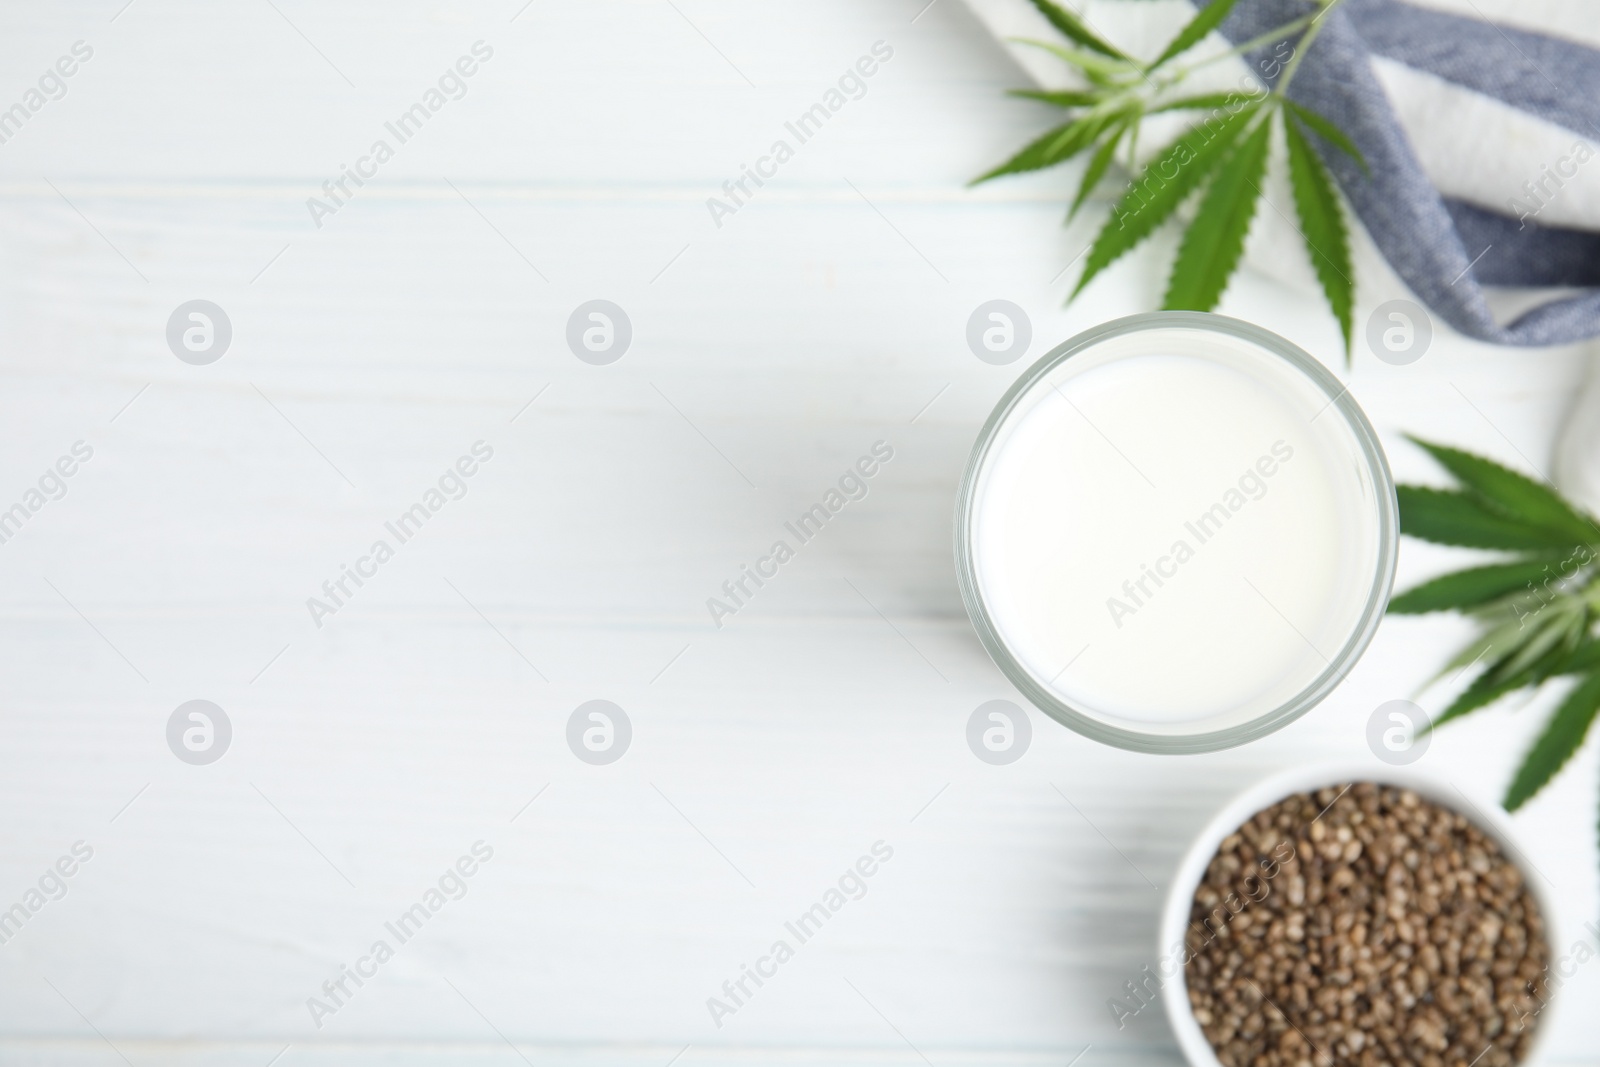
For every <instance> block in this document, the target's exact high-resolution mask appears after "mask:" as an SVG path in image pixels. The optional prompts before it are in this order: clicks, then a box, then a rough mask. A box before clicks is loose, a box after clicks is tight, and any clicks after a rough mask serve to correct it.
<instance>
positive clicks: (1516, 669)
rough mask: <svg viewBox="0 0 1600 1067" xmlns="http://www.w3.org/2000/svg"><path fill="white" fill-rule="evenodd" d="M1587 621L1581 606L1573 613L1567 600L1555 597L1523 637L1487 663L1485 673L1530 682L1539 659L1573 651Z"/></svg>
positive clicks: (1561, 655) (1565, 654)
mask: <svg viewBox="0 0 1600 1067" xmlns="http://www.w3.org/2000/svg"><path fill="white" fill-rule="evenodd" d="M1569 603H1570V602H1569ZM1548 612H1555V613H1556V614H1554V615H1551V614H1548ZM1586 621H1587V615H1586V613H1585V612H1583V611H1582V609H1581V607H1580V608H1579V610H1578V611H1577V613H1576V614H1573V613H1572V612H1571V609H1569V608H1567V606H1566V604H1563V603H1562V602H1560V601H1557V602H1556V604H1554V605H1552V606H1551V607H1550V608H1548V609H1546V613H1545V614H1544V617H1543V618H1540V619H1538V620H1537V621H1536V622H1535V623H1534V624H1533V625H1532V626H1531V627H1530V628H1529V629H1528V631H1527V633H1526V634H1525V635H1524V637H1523V640H1522V641H1521V642H1520V643H1518V644H1516V645H1514V646H1512V649H1511V651H1510V652H1509V653H1508V654H1507V655H1506V656H1505V657H1504V658H1502V659H1501V660H1500V662H1499V663H1496V664H1495V665H1494V666H1492V667H1490V668H1489V670H1488V672H1487V673H1488V674H1489V676H1490V677H1491V678H1492V679H1494V680H1496V681H1503V682H1510V681H1513V680H1515V679H1526V681H1527V682H1528V683H1530V684H1531V683H1532V682H1533V681H1534V680H1535V668H1536V667H1538V665H1539V664H1540V663H1542V662H1545V661H1546V660H1548V659H1550V658H1551V657H1559V658H1565V657H1566V656H1568V655H1570V654H1571V653H1572V649H1573V648H1574V647H1575V646H1576V645H1577V643H1578V640H1579V638H1581V637H1582V636H1583V630H1584V626H1585V623H1586Z"/></svg>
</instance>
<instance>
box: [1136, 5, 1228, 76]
mask: <svg viewBox="0 0 1600 1067" xmlns="http://www.w3.org/2000/svg"><path fill="white" fill-rule="evenodd" d="M1233 5H1234V0H1211V3H1209V4H1207V5H1206V6H1205V7H1203V8H1201V9H1200V11H1199V12H1198V13H1197V14H1196V15H1195V17H1194V18H1192V19H1190V20H1189V22H1188V24H1187V25H1186V26H1184V27H1183V29H1181V30H1179V31H1178V35H1177V36H1176V37H1174V38H1173V39H1172V40H1170V41H1168V42H1167V47H1165V48H1163V49H1162V50H1161V54H1160V55H1159V56H1157V57H1156V59H1155V62H1154V63H1151V64H1150V66H1148V67H1147V68H1145V69H1146V70H1155V69H1156V68H1157V67H1159V66H1161V64H1163V63H1165V62H1166V61H1167V60H1169V59H1172V58H1173V57H1174V56H1178V55H1182V54H1183V53H1184V52H1187V51H1188V50H1189V49H1191V48H1193V47H1194V46H1195V45H1197V44H1199V43H1200V42H1201V41H1202V40H1204V39H1205V36H1206V34H1208V33H1210V32H1211V31H1212V30H1214V29H1216V28H1217V25H1218V24H1219V23H1220V22H1221V21H1222V20H1223V19H1225V18H1227V17H1228V12H1230V11H1232V10H1233Z"/></svg>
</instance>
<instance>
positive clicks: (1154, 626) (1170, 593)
mask: <svg viewBox="0 0 1600 1067" xmlns="http://www.w3.org/2000/svg"><path fill="white" fill-rule="evenodd" d="M973 505H974V506H973V510H972V513H971V516H972V517H971V525H970V536H971V540H972V551H973V557H974V569H975V572H976V576H977V581H978V587H979V590H980V593H981V596H982V598H983V601H984V604H985V607H986V609H987V611H988V613H989V615H990V618H991V621H992V622H993V624H994V626H995V629H996V630H997V632H998V633H999V635H1000V637H1001V639H1002V640H1003V641H1004V642H1005V644H1006V645H1007V646H1008V647H1009V648H1010V650H1011V651H1012V654H1013V655H1014V656H1015V657H1016V659H1017V660H1018V661H1019V662H1020V663H1021V664H1022V666H1023V667H1024V668H1025V669H1026V670H1027V671H1028V673H1029V674H1030V675H1032V676H1033V678H1034V679H1035V680H1036V681H1038V682H1039V683H1040V684H1041V685H1043V686H1045V687H1046V688H1047V689H1048V690H1050V691H1052V692H1053V693H1055V694H1056V695H1057V696H1058V697H1059V698H1060V699H1061V700H1063V701H1064V702H1066V703H1067V704H1068V705H1070V706H1072V707H1074V708H1075V709H1077V710H1078V711H1080V712H1083V713H1085V714H1088V715H1090V716H1092V717H1094V718H1098V719H1100V720H1102V721H1104V722H1106V723H1108V724H1111V725H1114V726H1119V727H1122V728H1124V729H1133V730H1139V731H1142V732H1148V733H1155V734H1161V733H1169V734H1171V733H1189V732H1201V731H1209V730H1214V729H1221V728H1225V727H1227V726H1231V725H1236V724H1238V723H1242V722H1246V721H1248V720H1250V719H1253V718H1256V717H1259V716H1260V715H1262V714H1265V713H1267V712H1269V711H1271V710H1273V709H1274V708H1276V707H1278V706H1280V705H1282V704H1284V703H1286V702H1287V701H1289V700H1290V699H1291V698H1293V697H1295V696H1296V695H1297V694H1299V693H1300V692H1301V691H1302V690H1304V689H1305V688H1306V687H1307V686H1308V685H1309V684H1310V683H1311V682H1313V681H1314V680H1315V679H1316V678H1317V677H1318V676H1319V675H1321V674H1322V673H1323V672H1324V671H1326V670H1327V669H1328V666H1329V664H1330V662H1331V661H1332V660H1334V659H1335V658H1336V657H1337V656H1338V655H1339V653H1340V651H1341V649H1343V647H1344V646H1345V644H1346V642H1348V641H1350V640H1351V639H1352V636H1353V635H1354V634H1355V633H1356V632H1357V631H1358V630H1359V629H1360V624H1361V617H1362V613H1363V610H1364V607H1365V603H1366V600H1367V596H1368V594H1369V593H1370V592H1371V589H1372V586H1373V575H1374V572H1375V570H1376V568H1377V566H1378V564H1377V559H1378V555H1379V551H1380V523H1379V517H1378V516H1379V504H1378V496H1377V490H1376V489H1375V487H1374V486H1373V484H1372V481H1371V477H1370V474H1369V471H1368V468H1367V467H1366V465H1365V463H1364V460H1363V456H1362V452H1361V448H1360V444H1359V439H1358V438H1357V436H1356V434H1355V432H1354V430H1353V429H1352V428H1351V426H1350V424H1349V423H1348V422H1346V421H1345V419H1344V417H1343V415H1342V413H1341V412H1340V411H1339V409H1337V408H1336V407H1333V406H1332V405H1331V404H1330V402H1329V397H1328V396H1327V394H1326V393H1324V392H1323V391H1322V390H1320V389H1318V388H1317V387H1316V385H1315V384H1314V383H1313V382H1311V381H1310V380H1309V379H1308V378H1306V376H1305V375H1304V374H1302V373H1301V372H1300V371H1299V370H1298V369H1296V368H1295V367H1293V366H1292V365H1290V364H1288V363H1287V362H1285V361H1284V360H1282V359H1281V358H1280V357H1278V356H1276V355H1274V354H1272V353H1270V352H1267V351H1266V350H1264V349H1260V348H1257V347H1256V346H1254V345H1252V344H1251V343H1249V342H1246V341H1244V340H1241V339H1237V338H1233V337H1230V336H1227V335H1219V334H1212V333H1210V332H1209V331H1199V330H1195V329H1192V328H1175V329H1170V330H1168V329H1162V330H1149V331H1143V332H1140V333H1137V334H1129V335H1124V336H1122V337H1119V338H1113V339H1111V340H1109V341H1106V342H1103V343H1102V344H1100V345H1099V346H1096V347H1095V348H1092V349H1089V350H1087V351H1086V352H1081V353H1079V354H1076V355H1074V356H1072V357H1071V358H1069V359H1067V360H1066V361H1065V362H1064V363H1063V364H1062V365H1061V366H1060V367H1058V368H1056V370H1055V371H1053V372H1052V373H1051V375H1050V376H1049V377H1048V378H1047V379H1045V380H1043V381H1041V382H1039V383H1037V384H1036V385H1035V386H1034V387H1033V388H1031V389H1030V390H1029V391H1028V392H1027V394H1025V395H1024V396H1023V397H1022V398H1021V399H1020V402H1019V403H1018V404H1017V406H1016V407H1015V408H1014V409H1013V410H1012V412H1011V414H1010V416H1009V417H1008V418H1007V420H1006V422H1005V423H1004V424H1003V425H1002V426H1001V427H1000V429H999V431H998V433H997V434H996V436H995V438H994V440H993V443H992V445H991V447H990V449H989V451H988V454H987V458H986V460H985V462H984V464H983V466H982V467H981V468H980V473H979V479H978V482H977V485H976V488H975V492H974V497H973Z"/></svg>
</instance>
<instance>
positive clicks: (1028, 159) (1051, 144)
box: [970, 114, 1113, 185]
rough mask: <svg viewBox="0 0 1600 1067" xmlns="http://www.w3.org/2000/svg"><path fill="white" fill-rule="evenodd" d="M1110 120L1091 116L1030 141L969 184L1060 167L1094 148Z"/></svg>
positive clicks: (1076, 120) (1097, 115) (1104, 116)
mask: <svg viewBox="0 0 1600 1067" xmlns="http://www.w3.org/2000/svg"><path fill="white" fill-rule="evenodd" d="M1112 117H1113V116H1109V115H1104V114H1091V115H1085V116H1082V117H1080V118H1076V119H1073V120H1072V121H1071V122H1068V123H1065V124H1064V125H1061V126H1057V127H1056V128H1055V129H1053V130H1049V131H1047V132H1046V133H1044V134H1042V135H1041V136H1039V137H1038V138H1036V139H1035V140H1033V141H1031V142H1030V143H1029V144H1028V145H1027V146H1026V147H1024V148H1023V149H1022V151H1020V152H1018V153H1017V154H1016V155H1014V156H1012V157H1011V158H1010V159H1008V160H1006V161H1005V162H1004V163H1002V164H1000V165H999V166H998V167H996V168H994V169H993V170H991V171H989V172H988V173H987V174H983V175H980V176H979V177H976V178H974V179H972V181H971V183H970V184H971V185H978V184H979V183H981V182H986V181H989V180H990V179H992V178H998V177H1000V176H1002V175H1005V174H1021V173H1023V172H1025V171H1030V170H1042V169H1043V168H1045V167H1053V166H1055V165H1056V164H1057V163H1063V162H1065V161H1067V160H1069V159H1071V158H1072V157H1073V156H1075V155H1077V154H1078V153H1079V152H1082V151H1083V150H1084V149H1086V148H1088V147H1089V146H1090V145H1092V144H1094V139H1095V137H1096V136H1097V135H1098V134H1099V132H1100V131H1101V130H1102V129H1104V128H1105V126H1106V123H1107V122H1108V121H1109V120H1110V119H1111V118H1112Z"/></svg>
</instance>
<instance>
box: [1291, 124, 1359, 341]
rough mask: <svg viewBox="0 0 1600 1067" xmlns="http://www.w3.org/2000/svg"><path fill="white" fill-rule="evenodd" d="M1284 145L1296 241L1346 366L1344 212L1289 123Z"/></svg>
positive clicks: (1348, 299)
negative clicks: (1333, 322)
mask: <svg viewBox="0 0 1600 1067" xmlns="http://www.w3.org/2000/svg"><path fill="white" fill-rule="evenodd" d="M1283 132H1284V137H1285V140H1287V142H1288V145H1289V185H1290V187H1291V188H1292V189H1293V191H1294V208H1295V214H1297V215H1298V216H1299V217H1300V235H1301V237H1303V238H1304V239H1305V244H1306V253H1307V254H1308V255H1309V256H1310V257H1311V266H1312V268H1313V269H1314V270H1315V271H1316V272H1317V281H1319V282H1321V283H1322V293H1323V295H1324V296H1326V297H1327V299H1328V307H1329V308H1331V309H1332V310H1333V317H1334V318H1335V319H1337V320H1339V333H1340V335H1341V336H1342V337H1343V338H1344V355H1345V361H1346V362H1348V361H1349V359H1350V352H1351V345H1352V344H1353V343H1354V342H1353V339H1354V336H1355V325H1354V321H1353V318H1352V313H1351V309H1352V307H1353V305H1354V291H1355V283H1354V281H1352V280H1351V279H1352V276H1353V275H1354V274H1355V267H1354V266H1353V265H1352V264H1351V262H1350V237H1349V234H1348V232H1347V231H1346V229H1345V223H1344V208H1343V206H1342V205H1341V204H1340V203H1339V194H1338V193H1337V192H1335V191H1334V187H1333V176H1332V175H1330V174H1329V173H1328V169H1327V167H1326V166H1324V165H1323V162H1322V159H1321V157H1319V156H1318V155H1317V153H1316V150H1315V149H1314V148H1312V147H1311V144H1310V143H1309V142H1308V141H1307V140H1306V139H1305V136H1304V135H1303V134H1301V132H1300V130H1299V129H1298V128H1297V127H1296V126H1295V124H1294V123H1292V122H1288V121H1285V122H1284V124H1283Z"/></svg>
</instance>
